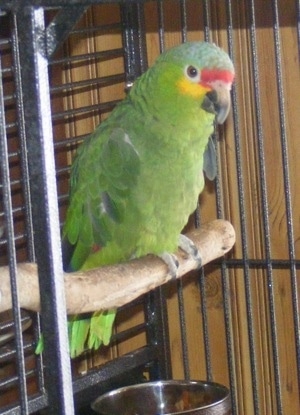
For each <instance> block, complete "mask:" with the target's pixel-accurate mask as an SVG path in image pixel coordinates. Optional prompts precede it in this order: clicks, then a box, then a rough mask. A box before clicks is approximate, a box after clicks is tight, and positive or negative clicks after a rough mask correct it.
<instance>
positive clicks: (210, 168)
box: [203, 137, 218, 180]
mask: <svg viewBox="0 0 300 415" xmlns="http://www.w3.org/2000/svg"><path fill="white" fill-rule="evenodd" d="M203 171H204V173H205V175H206V177H207V178H208V180H214V179H215V178H216V176H217V172H218V168H217V155H216V148H215V144H214V142H213V140H212V138H211V137H210V138H209V140H208V143H207V146H206V149H205V152H204V155H203Z"/></svg>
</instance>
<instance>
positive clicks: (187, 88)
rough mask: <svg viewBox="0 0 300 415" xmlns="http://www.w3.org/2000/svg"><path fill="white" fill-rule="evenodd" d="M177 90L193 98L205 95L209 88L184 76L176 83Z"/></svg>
mask: <svg viewBox="0 0 300 415" xmlns="http://www.w3.org/2000/svg"><path fill="white" fill-rule="evenodd" d="M177 86H178V89H179V91H180V92H181V93H182V94H183V95H190V96H191V97H193V98H200V97H201V96H203V95H205V94H206V93H207V92H208V91H211V88H209V87H205V86H203V85H200V84H196V83H194V82H191V81H189V80H188V79H186V78H181V79H180V81H179V82H178V83H177Z"/></svg>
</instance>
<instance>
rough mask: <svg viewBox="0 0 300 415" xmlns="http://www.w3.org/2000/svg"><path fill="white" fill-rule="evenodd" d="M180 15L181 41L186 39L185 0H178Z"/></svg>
mask: <svg viewBox="0 0 300 415" xmlns="http://www.w3.org/2000/svg"><path fill="white" fill-rule="evenodd" d="M180 16H181V41H182V42H183V43H184V42H186V41H187V13H186V0H180Z"/></svg>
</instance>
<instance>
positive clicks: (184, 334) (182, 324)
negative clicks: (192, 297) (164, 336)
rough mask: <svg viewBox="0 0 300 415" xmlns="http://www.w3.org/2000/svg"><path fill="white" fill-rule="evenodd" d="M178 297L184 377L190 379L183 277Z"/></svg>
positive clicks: (178, 289) (180, 281)
mask: <svg viewBox="0 0 300 415" xmlns="http://www.w3.org/2000/svg"><path fill="white" fill-rule="evenodd" d="M177 298H178V309H179V322H180V339H181V350H182V363H183V372H184V378H185V379H187V380H188V379H190V367H189V351H188V345H187V330H186V319H185V309H184V297H183V284H182V280H181V279H180V280H179V281H178V282H177Z"/></svg>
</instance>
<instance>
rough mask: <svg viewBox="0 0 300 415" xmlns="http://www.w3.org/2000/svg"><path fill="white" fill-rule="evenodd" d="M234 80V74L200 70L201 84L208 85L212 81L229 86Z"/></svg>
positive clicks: (226, 71) (219, 70)
mask: <svg viewBox="0 0 300 415" xmlns="http://www.w3.org/2000/svg"><path fill="white" fill-rule="evenodd" d="M233 79H234V73H232V72H230V71H228V70H224V69H222V70H221V69H202V71H201V82H203V83H205V84H209V83H211V82H214V81H223V82H226V83H228V84H231V83H232V82H233Z"/></svg>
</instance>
